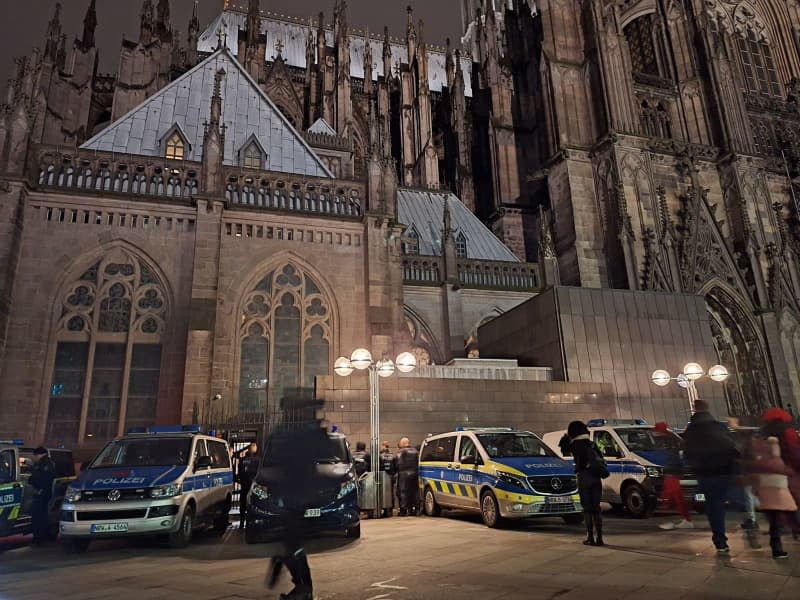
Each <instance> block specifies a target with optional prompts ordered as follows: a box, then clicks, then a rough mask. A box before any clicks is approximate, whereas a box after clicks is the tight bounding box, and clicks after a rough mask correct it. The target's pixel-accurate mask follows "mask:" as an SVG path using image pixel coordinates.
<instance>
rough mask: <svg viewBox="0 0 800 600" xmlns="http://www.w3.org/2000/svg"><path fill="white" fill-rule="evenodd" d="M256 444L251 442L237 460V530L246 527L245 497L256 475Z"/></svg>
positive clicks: (257, 459)
mask: <svg viewBox="0 0 800 600" xmlns="http://www.w3.org/2000/svg"><path fill="white" fill-rule="evenodd" d="M258 461H259V458H258V444H256V443H255V442H252V443H251V444H250V445H249V446H248V447H247V452H246V453H245V454H244V455H243V456H242V457H241V458H240V459H239V471H238V474H239V486H240V491H239V529H244V528H245V527H247V495H248V494H249V493H250V488H251V487H253V479H255V476H256V474H257V473H258Z"/></svg>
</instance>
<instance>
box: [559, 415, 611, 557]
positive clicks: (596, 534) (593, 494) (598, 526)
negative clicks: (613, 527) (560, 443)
mask: <svg viewBox="0 0 800 600" xmlns="http://www.w3.org/2000/svg"><path fill="white" fill-rule="evenodd" d="M567 436H568V437H569V444H570V449H571V451H572V456H573V458H574V459H575V473H577V475H578V493H579V494H580V497H581V506H583V514H584V518H585V520H586V539H585V540H584V542H583V543H584V544H585V545H587V546H603V545H605V544H604V542H603V513H602V512H601V510H600V499H601V497H602V495H603V485H602V480H603V479H605V478H606V477H608V468H607V466H606V463H605V460H604V459H603V457H602V455H601V454H600V451H599V450H598V449H597V446H595V445H594V443H593V442H592V441H591V440H590V439H589V428H588V427H586V425H585V424H584V423H583V422H581V421H573V422H572V423H570V424H569V426H568V427H567Z"/></svg>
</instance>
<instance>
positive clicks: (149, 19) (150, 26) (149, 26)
mask: <svg viewBox="0 0 800 600" xmlns="http://www.w3.org/2000/svg"><path fill="white" fill-rule="evenodd" d="M139 19H140V25H139V43H140V44H142V45H144V46H147V45H148V44H150V42H152V41H153V33H154V31H155V22H154V19H155V14H154V9H153V0H144V1H143V2H142V10H141V11H140V13H139Z"/></svg>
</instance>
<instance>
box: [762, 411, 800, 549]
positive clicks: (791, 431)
mask: <svg viewBox="0 0 800 600" xmlns="http://www.w3.org/2000/svg"><path fill="white" fill-rule="evenodd" d="M761 420H762V421H763V423H764V425H763V426H762V428H761V434H762V435H763V436H764V437H768V436H772V437H775V438H777V440H778V444H779V445H780V449H781V459H782V460H783V462H784V464H785V465H786V466H787V467H788V468H789V469H790V470H791V472H790V473H788V474H787V475H788V478H789V492H790V493H791V494H792V497H793V498H794V501H795V504H797V505H798V506H800V436H798V433H797V430H796V429H795V428H794V426H793V421H794V419H793V418H792V415H790V414H789V413H788V412H786V411H785V410H783V409H782V408H769V409H767V410H766V411H764V415H763V416H762V418H761ZM792 535H793V536H794V538H795V539H797V538H798V537H799V536H800V514H795V515H794V516H793V518H792Z"/></svg>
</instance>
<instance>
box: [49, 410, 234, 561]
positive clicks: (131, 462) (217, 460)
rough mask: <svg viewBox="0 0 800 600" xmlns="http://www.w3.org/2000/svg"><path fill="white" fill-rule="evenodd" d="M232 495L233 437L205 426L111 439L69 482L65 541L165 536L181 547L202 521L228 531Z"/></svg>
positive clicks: (77, 546) (69, 544)
mask: <svg viewBox="0 0 800 600" xmlns="http://www.w3.org/2000/svg"><path fill="white" fill-rule="evenodd" d="M232 493H233V470H232V468H231V460H230V454H229V452H228V444H227V442H226V441H225V440H221V439H218V438H215V437H212V436H209V435H203V434H202V433H200V427H199V426H198V425H177V426H158V427H149V428H147V429H145V430H144V431H143V432H141V433H129V434H128V435H126V436H124V437H121V438H119V439H116V440H114V441H112V442H109V443H108V444H107V445H106V447H105V448H103V450H101V451H100V453H99V454H98V455H97V456H96V457H95V459H94V460H93V461H92V462H91V463H90V464H89V466H88V467H87V468H86V469H85V470H84V471H83V472H82V473H81V474H80V476H79V477H78V478H77V479H76V480H75V481H74V482H73V483H72V485H70V486H69V487H68V488H67V492H66V495H65V497H64V503H63V504H62V506H61V516H60V522H59V526H60V532H61V539H62V541H63V544H64V548H65V550H67V551H68V552H84V551H86V549H87V548H88V547H89V544H90V542H91V541H92V540H93V539H96V538H101V537H120V536H130V535H154V534H164V535H165V536H166V538H167V540H168V541H169V545H170V546H171V547H173V548H181V547H183V546H186V545H187V544H188V543H189V541H190V540H191V538H192V532H193V530H194V529H195V528H196V527H198V526H202V525H208V526H212V527H213V528H214V530H215V531H218V532H220V533H221V532H223V531H225V529H227V527H228V513H229V511H230V507H231V496H232Z"/></svg>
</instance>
